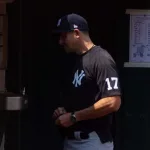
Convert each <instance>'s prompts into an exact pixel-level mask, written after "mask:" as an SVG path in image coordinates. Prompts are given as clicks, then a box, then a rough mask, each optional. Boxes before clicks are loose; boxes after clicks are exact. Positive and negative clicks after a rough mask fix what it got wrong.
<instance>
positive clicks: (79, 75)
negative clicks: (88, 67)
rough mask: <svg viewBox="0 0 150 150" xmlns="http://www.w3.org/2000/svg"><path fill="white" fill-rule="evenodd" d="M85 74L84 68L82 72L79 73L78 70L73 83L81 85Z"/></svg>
mask: <svg viewBox="0 0 150 150" xmlns="http://www.w3.org/2000/svg"><path fill="white" fill-rule="evenodd" d="M84 76H85V73H84V71H83V70H81V72H80V73H79V70H77V71H76V72H75V74H74V80H73V82H72V84H73V85H74V86H75V87H78V86H80V85H81V81H82V79H83V77H84Z"/></svg>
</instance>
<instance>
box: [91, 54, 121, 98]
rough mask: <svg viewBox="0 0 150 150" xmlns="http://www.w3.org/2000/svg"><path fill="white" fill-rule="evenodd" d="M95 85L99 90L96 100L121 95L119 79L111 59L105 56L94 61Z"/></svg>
mask: <svg viewBox="0 0 150 150" xmlns="http://www.w3.org/2000/svg"><path fill="white" fill-rule="evenodd" d="M94 72H95V77H96V84H97V86H98V89H99V94H98V98H99V99H100V98H105V97H110V96H118V95H121V88H120V79H119V76H118V71H117V67H116V64H115V62H114V60H113V58H112V57H111V56H110V55H109V54H107V55H104V56H103V57H100V59H97V60H96V65H95V71H94Z"/></svg>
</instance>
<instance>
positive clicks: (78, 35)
mask: <svg viewBox="0 0 150 150" xmlns="http://www.w3.org/2000/svg"><path fill="white" fill-rule="evenodd" d="M74 33H75V36H76V38H79V37H80V31H79V30H78V29H74Z"/></svg>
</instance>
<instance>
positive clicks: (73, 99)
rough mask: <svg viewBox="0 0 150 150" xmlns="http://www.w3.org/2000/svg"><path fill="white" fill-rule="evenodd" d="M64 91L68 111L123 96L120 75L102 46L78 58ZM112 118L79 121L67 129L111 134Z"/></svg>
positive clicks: (63, 101) (63, 104)
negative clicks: (108, 98) (99, 131)
mask: <svg viewBox="0 0 150 150" xmlns="http://www.w3.org/2000/svg"><path fill="white" fill-rule="evenodd" d="M63 89H65V90H64V91H63V98H62V106H64V107H65V109H66V110H67V111H68V112H72V111H78V110H81V109H85V108H87V107H90V106H92V105H93V104H94V103H95V102H96V101H98V100H100V99H102V98H105V97H110V96H118V95H121V90H120V83H119V77H118V72H117V68H116V64H115V62H114V60H113V58H112V57H111V55H110V54H109V53H108V52H107V51H106V50H104V49H102V48H101V47H100V46H94V47H93V48H91V49H90V50H89V51H87V52H86V53H84V54H82V55H79V56H78V57H77V60H76V64H75V66H74V69H73V71H72V74H71V75H70V76H69V77H68V79H67V81H66V82H65V84H64V87H63ZM111 118H112V117H111V114H109V115H107V116H104V117H101V118H98V119H91V120H86V121H81V122H77V123H76V124H75V125H73V126H72V127H70V128H68V129H72V130H88V131H89V130H103V131H105V130H107V131H108V129H109V124H111Z"/></svg>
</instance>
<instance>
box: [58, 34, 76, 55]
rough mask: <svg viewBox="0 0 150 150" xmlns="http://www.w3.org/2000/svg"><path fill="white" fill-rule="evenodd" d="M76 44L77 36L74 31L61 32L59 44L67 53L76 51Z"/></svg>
mask: <svg viewBox="0 0 150 150" xmlns="http://www.w3.org/2000/svg"><path fill="white" fill-rule="evenodd" d="M77 42H78V36H77V35H76V33H75V32H74V31H72V32H63V33H61V34H60V39H59V44H60V45H62V46H63V47H64V49H65V51H66V52H67V53H71V52H75V51H76V49H77Z"/></svg>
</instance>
